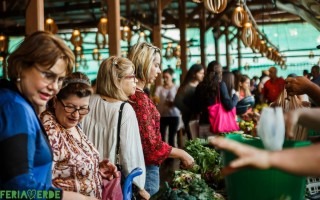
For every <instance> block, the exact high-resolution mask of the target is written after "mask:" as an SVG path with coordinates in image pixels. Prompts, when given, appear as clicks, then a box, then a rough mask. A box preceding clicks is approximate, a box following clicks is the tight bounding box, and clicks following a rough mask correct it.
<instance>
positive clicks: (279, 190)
mask: <svg viewBox="0 0 320 200" xmlns="http://www.w3.org/2000/svg"><path fill="white" fill-rule="evenodd" d="M226 137H227V138H229V139H233V140H236V141H238V142H241V143H245V144H248V145H251V146H255V147H258V148H263V144H262V142H261V140H260V139H255V138H245V137H243V136H241V135H236V134H230V135H226ZM309 144H310V142H307V141H285V143H284V148H289V147H292V148H295V147H301V146H307V145H309ZM222 155H223V161H224V163H225V164H228V163H229V162H230V161H231V160H233V159H235V155H234V154H232V153H230V152H228V151H223V152H222ZM225 181H226V189H227V193H228V200H302V199H305V198H304V196H305V189H306V177H302V176H297V175H293V174H289V173H286V172H284V171H281V170H278V169H268V170H259V169H253V168H246V169H242V170H239V171H237V172H235V173H233V174H231V175H229V176H227V177H226V178H225Z"/></svg>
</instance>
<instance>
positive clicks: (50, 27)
mask: <svg viewBox="0 0 320 200" xmlns="http://www.w3.org/2000/svg"><path fill="white" fill-rule="evenodd" d="M44 30H45V31H48V32H50V33H52V34H56V33H57V32H58V26H57V24H56V23H55V21H54V20H53V19H52V18H51V17H48V18H47V19H46V21H45V24H44Z"/></svg>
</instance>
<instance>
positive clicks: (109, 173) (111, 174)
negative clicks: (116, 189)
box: [99, 160, 120, 181]
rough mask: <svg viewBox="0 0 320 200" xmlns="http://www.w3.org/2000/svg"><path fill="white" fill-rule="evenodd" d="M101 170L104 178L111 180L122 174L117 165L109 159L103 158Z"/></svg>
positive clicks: (100, 165) (100, 164)
mask: <svg viewBox="0 0 320 200" xmlns="http://www.w3.org/2000/svg"><path fill="white" fill-rule="evenodd" d="M99 172H100V174H101V176H102V178H104V179H108V180H109V181H110V180H112V179H113V178H117V177H119V175H120V172H119V171H118V170H117V167H116V166H115V165H114V164H113V163H111V162H109V160H103V161H101V162H100V163H99Z"/></svg>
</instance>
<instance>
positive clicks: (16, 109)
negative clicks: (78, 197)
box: [0, 80, 62, 196]
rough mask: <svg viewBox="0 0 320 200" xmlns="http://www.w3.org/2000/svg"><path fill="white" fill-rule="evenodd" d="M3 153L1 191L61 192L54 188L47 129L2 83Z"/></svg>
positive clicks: (0, 147)
mask: <svg viewBox="0 0 320 200" xmlns="http://www.w3.org/2000/svg"><path fill="white" fill-rule="evenodd" d="M0 152H1V164H0V190H28V189H35V190H60V189H58V188H53V187H52V184H51V167H52V151H51V148H50V146H49V143H48V139H47V135H46V133H45V131H44V129H43V126H42V124H41V123H40V121H39V118H38V116H37V114H36V112H35V110H34V109H33V107H32V105H31V104H30V102H28V100H27V99H25V98H24V97H23V96H22V95H21V94H20V93H19V91H18V90H17V88H16V86H15V85H14V84H13V83H11V82H9V81H6V80H0ZM61 194H62V193H61ZM61 196H62V195H61Z"/></svg>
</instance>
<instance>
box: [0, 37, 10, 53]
mask: <svg viewBox="0 0 320 200" xmlns="http://www.w3.org/2000/svg"><path fill="white" fill-rule="evenodd" d="M8 42H9V41H8V38H7V36H5V35H3V34H0V53H1V54H3V53H7V52H8Z"/></svg>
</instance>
